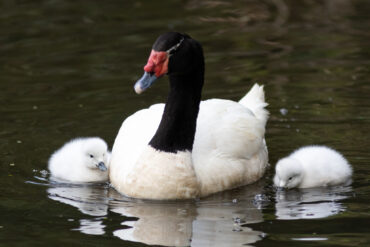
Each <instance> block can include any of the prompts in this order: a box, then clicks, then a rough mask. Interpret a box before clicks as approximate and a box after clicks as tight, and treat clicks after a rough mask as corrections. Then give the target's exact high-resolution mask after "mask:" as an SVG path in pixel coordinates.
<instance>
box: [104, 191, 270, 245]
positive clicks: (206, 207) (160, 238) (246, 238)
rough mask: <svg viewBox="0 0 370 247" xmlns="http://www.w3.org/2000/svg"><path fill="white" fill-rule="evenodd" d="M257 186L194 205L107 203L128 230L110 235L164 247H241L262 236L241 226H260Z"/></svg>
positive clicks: (188, 203) (204, 200) (214, 197)
mask: <svg viewBox="0 0 370 247" xmlns="http://www.w3.org/2000/svg"><path fill="white" fill-rule="evenodd" d="M261 191H262V186H261V185H258V184H256V185H251V186H247V187H245V188H242V189H238V190H236V191H230V192H227V193H221V194H218V195H214V196H211V197H208V198H206V199H202V200H200V201H198V202H193V201H187V202H142V201H141V202H138V201H136V202H127V201H125V202H119V201H118V200H119V199H120V198H122V197H121V196H120V195H118V194H117V193H115V192H113V193H112V194H111V195H110V196H111V197H113V198H116V199H117V200H114V201H112V202H111V205H110V206H111V208H110V210H111V211H112V212H115V213H119V214H121V215H123V216H129V217H137V218H139V219H138V220H137V221H134V222H133V221H124V222H122V225H125V226H130V228H128V229H118V230H116V231H114V232H113V234H114V235H115V236H117V237H119V238H121V239H123V240H128V241H135V242H142V243H145V244H150V245H164V246H245V245H246V244H250V243H254V242H256V241H258V240H260V239H261V235H263V233H262V232H259V231H254V230H252V229H251V228H249V227H245V226H242V225H243V224H245V223H256V222H261V221H262V220H263V219H262V213H261V211H260V210H259V209H257V208H256V207H255V206H254V205H253V198H254V195H255V194H258V193H261Z"/></svg>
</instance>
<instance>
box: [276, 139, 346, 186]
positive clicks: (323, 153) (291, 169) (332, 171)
mask: <svg viewBox="0 0 370 247" xmlns="http://www.w3.org/2000/svg"><path fill="white" fill-rule="evenodd" d="M275 171H276V174H275V177H274V184H275V186H277V187H283V188H288V189H290V188H296V187H297V188H312V187H320V186H333V185H339V184H348V183H350V182H351V176H352V168H351V166H350V164H349V163H348V161H347V160H346V159H345V158H344V157H343V156H342V155H341V154H340V153H338V152H337V151H335V150H333V149H331V148H329V147H326V146H307V147H302V148H300V149H298V150H296V151H294V152H293V153H292V154H291V155H289V156H288V157H285V158H283V159H281V160H279V161H278V162H277V164H276V167H275Z"/></svg>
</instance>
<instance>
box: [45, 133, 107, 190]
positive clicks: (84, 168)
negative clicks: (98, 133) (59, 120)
mask: <svg viewBox="0 0 370 247" xmlns="http://www.w3.org/2000/svg"><path fill="white" fill-rule="evenodd" d="M109 158H110V153H109V151H108V146H107V144H106V142H105V141H104V140H102V139H101V138H99V137H88V138H77V139H73V140H71V141H69V142H67V143H66V144H64V146H63V147H61V148H60V149H58V150H57V151H55V152H54V153H53V154H52V156H51V157H50V159H49V165H48V167H49V170H50V173H51V176H52V178H53V179H56V180H62V181H69V182H74V183H81V182H104V181H107V180H108V163H109Z"/></svg>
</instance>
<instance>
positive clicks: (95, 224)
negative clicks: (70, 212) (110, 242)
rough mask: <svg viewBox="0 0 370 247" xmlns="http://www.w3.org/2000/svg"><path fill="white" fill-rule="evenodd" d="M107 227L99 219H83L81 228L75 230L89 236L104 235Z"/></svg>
mask: <svg viewBox="0 0 370 247" xmlns="http://www.w3.org/2000/svg"><path fill="white" fill-rule="evenodd" d="M104 228H105V225H104V224H103V221H102V220H99V219H93V220H91V219H82V220H80V227H79V228H76V229H73V230H77V231H80V232H82V233H85V234H89V235H103V234H104V233H105V231H104Z"/></svg>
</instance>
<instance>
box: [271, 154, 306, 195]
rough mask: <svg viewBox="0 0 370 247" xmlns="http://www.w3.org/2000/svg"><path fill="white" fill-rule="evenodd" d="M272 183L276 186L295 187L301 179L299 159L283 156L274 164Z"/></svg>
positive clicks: (301, 172) (301, 169)
mask: <svg viewBox="0 0 370 247" xmlns="http://www.w3.org/2000/svg"><path fill="white" fill-rule="evenodd" d="M275 171H276V173H275V177H274V184H275V186H276V187H282V188H287V189H291V188H295V187H298V186H299V185H300V184H301V182H302V180H303V168H302V165H301V163H300V162H299V160H297V159H294V158H289V157H287V158H283V159H281V160H279V161H278V163H277V164H276V166H275Z"/></svg>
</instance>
